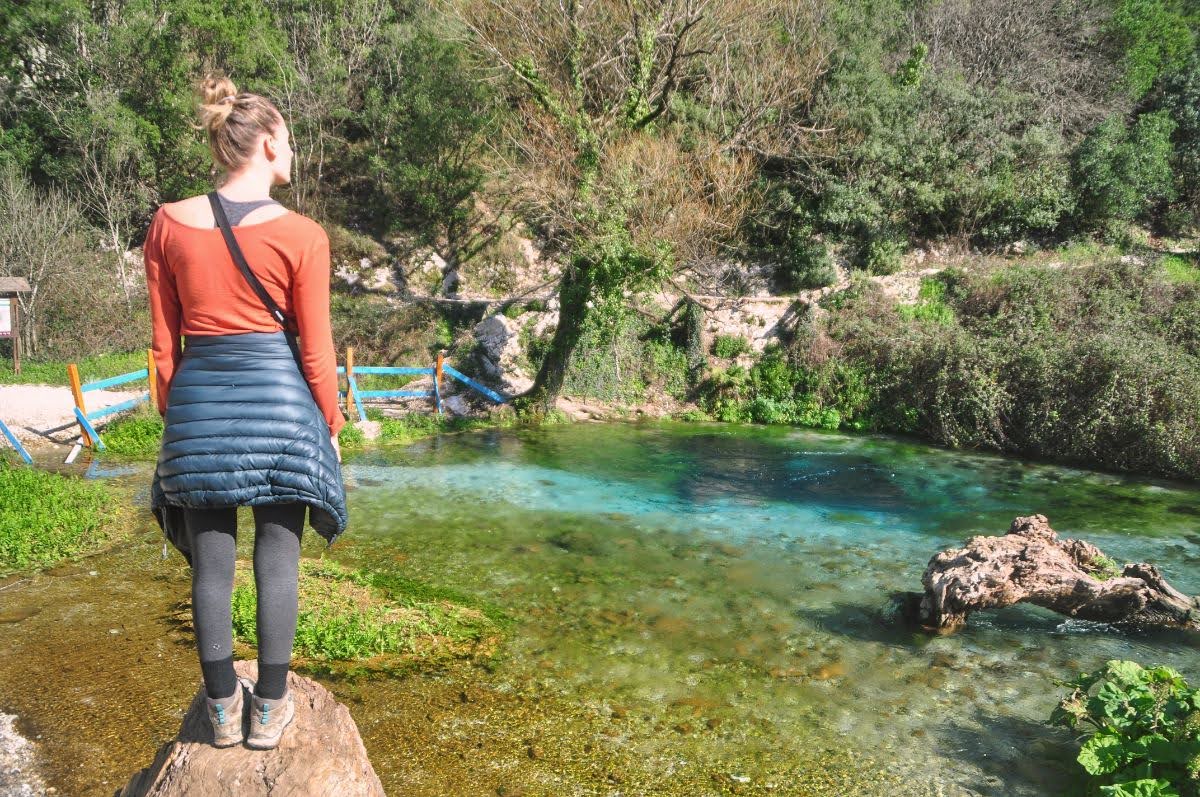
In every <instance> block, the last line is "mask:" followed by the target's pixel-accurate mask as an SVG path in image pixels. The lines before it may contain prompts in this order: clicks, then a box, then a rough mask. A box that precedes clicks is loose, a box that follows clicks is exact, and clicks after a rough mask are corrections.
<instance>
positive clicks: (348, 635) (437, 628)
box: [233, 559, 510, 669]
mask: <svg viewBox="0 0 1200 797" xmlns="http://www.w3.org/2000/svg"><path fill="white" fill-rule="evenodd" d="M300 573H301V576H300V595H299V603H300V606H299V614H298V617H297V623H296V639H295V651H296V655H297V656H298V657H301V658H306V659H310V660H313V661H316V662H324V663H328V662H339V661H340V662H348V661H364V660H368V659H370V660H373V662H374V663H375V664H376V665H378V667H379V668H380V669H394V668H395V667H396V666H398V665H400V664H402V663H403V662H404V661H405V660H413V659H415V660H426V659H431V658H442V657H446V656H468V657H480V658H483V659H487V658H489V657H490V656H491V655H493V654H494V653H495V651H496V650H497V648H498V645H499V642H500V640H501V639H502V637H503V630H504V628H505V627H507V625H508V624H509V622H510V620H509V619H508V617H507V616H506V615H505V614H504V613H503V612H502V611H500V610H499V609H497V608H495V607H491V606H488V605H486V604H482V603H480V602H478V601H476V600H474V599H472V598H471V597H469V596H466V595H460V594H458V593H455V592H453V591H451V590H445V589H438V588H436V587H431V586H429V585H426V584H421V583H419V582H416V581H413V580H411V579H408V578H404V577H402V576H399V575H396V574H391V573H373V572H368V571H364V570H357V569H353V568H349V567H345V566H343V565H339V564H337V563H336V562H332V561H328V560H314V559H302V560H301V562H300ZM233 630H234V635H235V638H236V639H237V640H238V641H239V642H242V643H244V644H248V645H253V644H256V643H257V639H258V632H257V598H256V594H255V590H254V580H253V577H252V572H251V568H250V566H249V564H248V563H245V562H239V564H238V570H237V577H236V582H235V587H234V590H233Z"/></svg>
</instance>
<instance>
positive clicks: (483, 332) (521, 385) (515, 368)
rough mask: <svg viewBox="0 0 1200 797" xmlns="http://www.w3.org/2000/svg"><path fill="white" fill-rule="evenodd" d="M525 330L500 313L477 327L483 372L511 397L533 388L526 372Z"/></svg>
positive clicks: (481, 322) (476, 337) (518, 322)
mask: <svg viewBox="0 0 1200 797" xmlns="http://www.w3.org/2000/svg"><path fill="white" fill-rule="evenodd" d="M522 326H523V325H522V324H521V323H520V321H519V320H518V319H514V318H509V317H508V316H506V315H501V314H499V313H497V314H496V315H492V316H488V317H487V318H485V319H483V320H482V321H480V322H479V323H478V324H476V325H475V340H476V341H478V343H479V347H480V360H481V362H482V365H483V369H484V370H485V371H487V373H488V376H490V377H492V378H493V379H495V380H496V381H498V382H499V383H500V384H501V387H502V388H503V390H504V392H505V393H508V394H509V395H516V394H518V393H524V392H525V391H526V390H528V389H529V388H530V387H532V386H533V377H532V375H531V374H530V373H529V372H528V371H527V370H526V365H525V362H526V359H525V353H524V352H523V351H522V350H521V327H522Z"/></svg>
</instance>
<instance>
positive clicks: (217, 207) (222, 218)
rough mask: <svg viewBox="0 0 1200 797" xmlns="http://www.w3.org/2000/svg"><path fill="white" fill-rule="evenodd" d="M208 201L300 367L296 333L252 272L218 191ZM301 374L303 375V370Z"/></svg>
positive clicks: (237, 261)
mask: <svg viewBox="0 0 1200 797" xmlns="http://www.w3.org/2000/svg"><path fill="white" fill-rule="evenodd" d="M208 201H209V204H211V205H212V212H213V218H214V219H215V220H216V222H217V226H219V227H220V228H221V235H222V236H224V238H225V245H226V246H227V247H229V254H230V255H232V256H233V262H234V263H235V264H236V265H237V267H238V271H241V272H242V276H243V277H245V278H246V282H248V283H250V287H251V288H253V289H254V292H255V293H256V294H258V298H259V299H260V300H261V301H262V303H263V306H264V307H266V308H267V312H269V313H270V314H271V317H272V318H274V319H275V320H276V321H277V322H278V323H279V325H280V326H281V327H283V334H284V335H286V336H287V341H288V346H290V347H291V349H292V355H293V356H294V357H295V358H296V364H297V365H299V364H300V350H299V347H298V346H297V344H296V333H295V332H293V331H292V330H291V328H290V323H289V321H288V318H287V316H286V315H284V314H283V310H281V309H280V307H279V305H278V304H276V303H275V300H274V299H272V298H271V294H269V293H267V289H266V288H264V287H263V285H262V283H261V282H259V281H258V277H256V276H254V272H253V271H251V270H250V264H249V263H247V262H246V256H245V255H243V254H242V247H240V246H239V245H238V242H237V238H235V237H233V228H232V227H230V226H229V218H228V217H226V215H225V208H223V207H221V200H220V199H219V198H218V197H217V192H216V191H212V192H210V193H209V194H208ZM301 373H303V368H302V369H301Z"/></svg>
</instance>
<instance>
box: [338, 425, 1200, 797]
mask: <svg viewBox="0 0 1200 797" xmlns="http://www.w3.org/2000/svg"><path fill="white" fill-rule="evenodd" d="M347 478H348V483H349V484H350V485H351V486H352V487H353V488H354V490H353V500H352V511H353V513H354V520H353V524H354V525H353V533H352V535H351V536H352V537H353V538H354V546H355V550H354V556H355V558H358V559H360V560H361V561H362V562H365V563H376V564H381V565H382V564H384V563H386V562H388V561H389V560H391V559H392V558H393V557H394V556H395V554H396V553H397V552H398V551H402V552H403V553H404V555H405V557H406V558H405V560H404V567H405V568H406V570H408V571H409V572H412V573H414V574H415V575H417V576H418V577H422V578H427V579H429V580H434V581H438V582H440V583H447V584H450V585H453V586H456V587H459V588H461V589H464V590H469V591H472V592H476V593H479V594H482V595H484V596H486V597H488V598H490V599H492V600H495V601H497V602H499V603H501V604H504V605H508V606H511V607H513V608H514V609H515V610H516V611H517V613H518V614H524V615H525V616H526V617H527V618H528V617H529V612H531V611H534V612H536V613H537V614H536V616H535V617H534V618H529V619H527V621H526V622H525V623H523V624H522V627H521V631H520V633H519V635H518V637H517V639H516V640H515V642H514V650H513V654H514V659H513V661H512V662H511V663H510V664H509V665H508V666H509V668H510V672H511V673H512V674H514V676H515V675H516V674H517V673H524V672H526V671H528V670H529V669H530V668H534V667H536V668H537V672H538V676H539V678H540V679H541V680H542V681H544V682H545V684H547V685H548V686H549V688H551V689H554V690H557V691H558V692H559V693H560V694H562V695H563V696H566V697H572V696H573V697H575V698H576V699H580V700H588V701H598V702H601V703H603V702H605V701H608V702H610V703H611V702H613V701H616V702H620V703H622V704H628V705H630V706H635V707H636V710H638V711H646V712H649V713H650V714H651V716H654V717H657V718H658V719H659V720H660V722H661V724H662V725H663V726H664V727H665V728H667V730H666V731H665V732H664V733H662V734H660V735H658V736H654V735H652V734H651V735H649V736H648V738H646V739H644V740H643V741H642V742H641V744H642V747H641V748H640V749H641V750H642V751H643V753H644V754H645V755H646V756H650V757H658V760H659V761H660V763H661V764H662V765H663V766H665V765H666V762H669V761H672V760H676V759H680V758H683V757H686V758H687V759H688V760H696V759H707V760H708V761H709V762H711V763H712V765H713V766H718V767H719V766H721V762H726V763H728V765H729V768H730V771H732V770H733V769H738V770H739V771H743V774H741V775H740V776H739V777H744V778H749V780H748V781H745V782H744V783H745V786H746V787H747V788H750V787H752V786H753V785H754V784H758V785H760V786H763V785H764V784H767V783H770V782H772V781H776V782H777V783H776V788H781V787H785V784H786V781H787V776H786V775H785V773H787V772H789V771H790V770H789V767H791V766H793V765H794V763H795V762H796V761H801V760H804V761H810V762H811V759H812V752H813V751H814V750H821V749H829V748H840V749H842V750H852V751H857V752H860V753H861V755H862V756H863V757H864V758H863V761H864V762H865V761H866V760H867V759H868V758H869V759H870V760H871V761H872V762H873V763H872V764H871V766H875V765H878V767H880V768H881V769H882V770H883V771H885V772H886V773H887V774H888V775H890V776H892V777H894V778H897V779H898V780H899V788H901V789H909V790H911V791H912V792H913V793H929V794H935V793H951V792H949V791H947V790H953V789H958V790H959V793H970V791H973V792H976V793H981V794H997V795H999V794H1014V795H1019V794H1031V795H1032V794H1044V793H1047V792H1046V791H1044V789H1045V788H1047V787H1048V786H1050V785H1053V784H1055V783H1061V782H1062V777H1063V773H1064V771H1066V770H1067V769H1068V768H1069V767H1071V766H1073V764H1071V761H1070V756H1071V755H1072V752H1071V751H1072V748H1071V747H1070V745H1069V739H1068V737H1066V736H1064V735H1063V734H1062V733H1061V732H1059V731H1054V730H1050V729H1047V728H1045V727H1044V726H1043V724H1042V723H1043V721H1044V720H1045V719H1046V718H1047V717H1048V716H1049V713H1050V710H1051V709H1052V708H1053V706H1054V704H1055V701H1056V699H1057V698H1056V695H1057V691H1058V690H1057V689H1056V688H1055V687H1054V685H1053V684H1052V682H1051V679H1052V678H1054V677H1066V676H1069V675H1073V674H1074V673H1075V672H1077V671H1078V670H1079V669H1081V668H1082V669H1090V668H1093V667H1097V666H1099V665H1100V664H1102V663H1103V662H1104V661H1105V660H1107V659H1109V658H1118V657H1119V658H1134V659H1137V660H1140V661H1143V662H1147V663H1150V662H1155V663H1166V664H1170V665H1172V666H1175V667H1177V668H1179V669H1180V670H1182V671H1184V672H1185V673H1186V674H1188V675H1189V676H1190V677H1191V678H1193V679H1197V678H1200V669H1198V667H1197V657H1196V648H1195V640H1191V641H1189V640H1187V639H1182V638H1179V637H1176V636H1172V635H1169V634H1148V635H1139V636H1131V635H1129V634H1121V633H1117V632H1115V631H1113V630H1112V629H1107V628H1105V627H1103V626H1099V625H1097V624H1091V623H1083V622H1076V621H1069V620H1065V619H1064V618H1062V617H1059V616H1057V615H1054V614H1052V613H1050V612H1047V611H1043V610H1040V609H1037V608H1026V607H1014V608H1011V609H1007V610H1003V611H997V612H993V613H989V614H986V615H977V616H975V617H973V618H972V620H971V622H970V624H969V626H968V627H967V628H966V629H965V630H964V631H963V632H961V633H959V634H957V635H954V636H951V637H939V638H930V637H926V636H924V635H920V634H912V633H910V632H908V631H905V630H903V629H899V628H896V627H893V626H891V625H889V624H888V623H886V622H885V621H884V620H883V619H882V616H881V614H880V610H881V609H882V607H883V605H884V603H885V600H886V596H887V595H888V593H890V592H892V591H896V590H919V589H920V578H921V573H922V572H923V570H924V567H925V565H926V563H927V562H928V560H929V558H930V557H931V556H932V555H933V554H934V553H936V552H937V551H939V550H941V549H942V548H944V547H948V546H955V545H960V544H961V543H962V542H963V541H964V540H965V539H966V538H967V537H969V536H971V535H973V534H1002V533H1004V532H1005V531H1006V530H1007V528H1008V525H1009V523H1010V522H1011V521H1012V519H1013V518H1014V517H1015V516H1018V515H1024V514H1033V513H1041V514H1045V515H1047V517H1048V518H1049V520H1050V523H1051V525H1052V526H1053V527H1054V528H1055V529H1056V530H1057V531H1058V532H1059V533H1060V536H1078V537H1083V538H1086V539H1088V540H1090V541H1091V542H1093V543H1095V544H1097V545H1099V546H1100V547H1101V548H1102V549H1103V550H1105V551H1106V552H1107V553H1109V554H1110V555H1111V556H1112V557H1113V558H1115V559H1117V560H1118V561H1134V560H1139V561H1150V562H1153V563H1156V564H1158V565H1159V566H1160V567H1161V568H1162V569H1163V571H1164V573H1165V575H1166V577H1167V578H1168V579H1169V580H1171V581H1172V583H1174V584H1175V585H1176V586H1177V587H1179V588H1180V589H1182V590H1184V591H1187V592H1189V593H1197V592H1200V509H1198V508H1200V500H1197V499H1198V498H1200V491H1197V489H1196V488H1195V487H1191V486H1186V485H1179V484H1171V483H1166V482H1158V481H1151V480H1144V479H1133V478H1126V477H1121V476H1113V475H1108V474H1101V473H1094V472H1089V471H1085V470H1079V469H1071V468H1063V467H1053V466H1046V465H1038V464H1029V463H1022V462H1019V461H1015V460H1010V459H1004V458H1000V457H996V456H989V455H974V454H969V453H961V452H949V451H945V450H941V449H935V448H931V447H926V446H920V445H913V444H911V443H907V442H903V441H898V440H891V439H884V438H871V437H862V436H847V435H841V434H830V433H821V432H812V431H796V430H780V429H761V428H744V427H727V426H721V425H713V426H696V425H665V426H664V425H654V426H635V425H621V424H609V425H574V426H569V427H559V428H549V429H544V430H538V431H515V432H514V431H497V432H487V433H477V434H471V435H462V436H444V437H440V438H436V439H432V440H428V441H425V442H422V443H418V444H416V445H412V446H409V447H407V448H404V449H398V450H386V451H384V450H380V451H375V452H371V453H368V454H365V455H362V456H359V457H357V458H355V459H354V460H353V461H352V462H351V463H350V464H349V466H348V468H347ZM501 677H503V673H501ZM517 680H519V678H517ZM689 718H690V719H696V720H698V723H699V724H698V728H699V730H696V731H695V732H694V733H692V732H688V733H683V734H682V737H683V738H686V743H685V742H682V741H681V734H680V733H678V732H672V731H671V730H670V727H671V725H672V723H676V722H679V721H683V720H687V719H689ZM713 718H717V719H719V723H718V724H717V726H716V729H715V730H714V729H708V728H707V726H706V725H705V724H704V723H705V722H707V721H708V720H710V719H713ZM694 724H696V723H694ZM751 731H753V733H751ZM867 768H868V767H867V766H866V765H865V764H864V770H866V769H867ZM735 782H740V781H735ZM897 787H898V786H897V784H896V783H892V784H891V785H889V786H886V787H883V786H880V787H879V790H880V793H882V792H883V791H888V792H891V793H895V792H896V789H897ZM764 788H765V787H764ZM871 788H872V786H871V785H870V784H869V783H867V782H865V780H864V783H863V784H861V785H860V786H859V787H857V789H856V791H858V792H859V793H869V792H870V790H871ZM964 790H969V791H964ZM632 793H637V792H636V790H635V791H634V792H632ZM772 793H779V792H778V791H774V792H772ZM797 793H799V792H797Z"/></svg>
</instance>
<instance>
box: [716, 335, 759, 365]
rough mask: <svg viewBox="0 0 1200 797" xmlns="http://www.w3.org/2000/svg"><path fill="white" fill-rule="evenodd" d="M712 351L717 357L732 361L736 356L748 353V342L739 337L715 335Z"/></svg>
mask: <svg viewBox="0 0 1200 797" xmlns="http://www.w3.org/2000/svg"><path fill="white" fill-rule="evenodd" d="M712 350H713V354H715V355H716V356H717V357H720V358H721V359H723V360H732V359H733V358H734V357H737V356H738V355H741V354H749V353H750V341H748V340H746V339H745V338H743V337H742V336H741V335H717V336H716V338H715V339H714V340H713V347H712Z"/></svg>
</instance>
